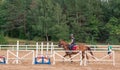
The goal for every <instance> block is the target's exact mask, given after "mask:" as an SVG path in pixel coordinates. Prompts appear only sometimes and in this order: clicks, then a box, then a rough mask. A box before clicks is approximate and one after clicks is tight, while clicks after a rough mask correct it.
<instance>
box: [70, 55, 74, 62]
mask: <svg viewBox="0 0 120 70" xmlns="http://www.w3.org/2000/svg"><path fill="white" fill-rule="evenodd" d="M69 58H70V59H71V62H73V61H72V58H71V55H70V54H69Z"/></svg>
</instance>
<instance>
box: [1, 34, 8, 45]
mask: <svg viewBox="0 0 120 70" xmlns="http://www.w3.org/2000/svg"><path fill="white" fill-rule="evenodd" d="M6 43H7V41H6V40H5V38H4V36H3V35H2V34H0V44H6Z"/></svg>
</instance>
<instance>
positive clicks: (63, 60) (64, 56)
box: [63, 54, 68, 62]
mask: <svg viewBox="0 0 120 70" xmlns="http://www.w3.org/2000/svg"><path fill="white" fill-rule="evenodd" d="M66 56H68V54H65V55H64V56H63V57H64V58H63V62H64V59H65V57H66Z"/></svg>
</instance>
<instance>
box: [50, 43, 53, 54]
mask: <svg viewBox="0 0 120 70" xmlns="http://www.w3.org/2000/svg"><path fill="white" fill-rule="evenodd" d="M50 47H51V48H50V50H51V51H50V54H51V56H52V55H53V42H52V43H51V46H50Z"/></svg>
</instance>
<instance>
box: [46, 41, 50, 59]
mask: <svg viewBox="0 0 120 70" xmlns="http://www.w3.org/2000/svg"><path fill="white" fill-rule="evenodd" d="M48 49H49V42H47V49H46V57H48Z"/></svg>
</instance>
